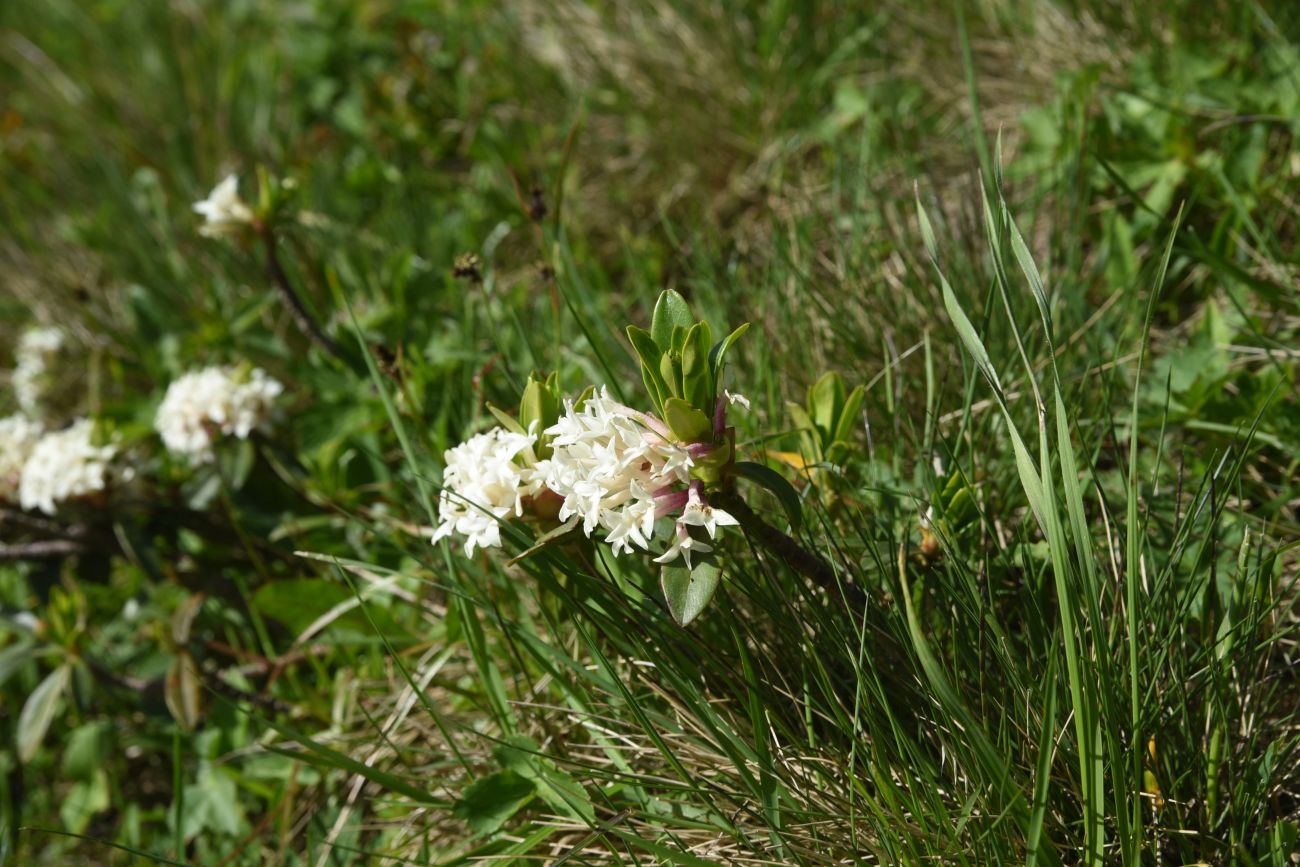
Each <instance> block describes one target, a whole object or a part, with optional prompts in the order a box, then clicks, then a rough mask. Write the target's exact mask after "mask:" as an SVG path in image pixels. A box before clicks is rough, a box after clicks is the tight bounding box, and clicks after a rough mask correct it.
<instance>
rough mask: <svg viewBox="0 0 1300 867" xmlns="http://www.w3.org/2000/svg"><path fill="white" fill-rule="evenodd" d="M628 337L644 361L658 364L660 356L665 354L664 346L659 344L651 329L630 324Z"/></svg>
mask: <svg viewBox="0 0 1300 867" xmlns="http://www.w3.org/2000/svg"><path fill="white" fill-rule="evenodd" d="M627 339H628V340H630V341H631V342H632V348H633V349H635V350H636V354H637V355H639V356H640V357H641V361H642V362H643V363H645V364H652V365H655V366H656V367H657V366H658V364H659V358H660V356H662V355H663V354H664V348H663V347H662V346H660V345H659V343H658V342H657V341H656V340H655V339H654V337H653V336H652V335H651V334H650V332H649V331H646V330H645V329H644V328H637V327H636V326H635V325H629V326H628V327H627Z"/></svg>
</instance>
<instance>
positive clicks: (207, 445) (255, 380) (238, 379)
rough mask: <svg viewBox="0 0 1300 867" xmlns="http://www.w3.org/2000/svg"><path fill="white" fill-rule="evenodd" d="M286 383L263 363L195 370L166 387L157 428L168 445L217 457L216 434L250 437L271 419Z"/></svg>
mask: <svg viewBox="0 0 1300 867" xmlns="http://www.w3.org/2000/svg"><path fill="white" fill-rule="evenodd" d="M283 391H284V386H283V385H281V384H280V383H279V382H277V381H276V380H274V379H272V378H271V377H269V376H267V375H266V372H265V371H263V370H261V369H260V368H254V369H253V370H252V371H251V372H250V373H248V374H246V375H244V374H241V372H240V371H239V369H238V368H235V367H207V368H204V369H202V370H197V371H192V372H190V373H187V374H185V375H184V376H182V377H180V378H179V379H177V380H174V381H173V382H172V384H171V385H169V386H168V387H167V394H166V396H165V397H164V398H163V401H162V403H161V404H159V406H158V413H157V415H156V416H155V417H154V427H155V428H156V429H157V431H158V433H159V434H160V435H161V436H162V440H163V444H164V445H166V446H167V450H168V451H170V452H172V453H174V454H178V455H182V456H184V457H185V458H187V459H188V460H189V461H190V462H191V463H195V464H200V463H207V462H210V461H212V460H213V458H215V456H216V454H215V452H214V450H213V441H214V440H215V439H216V437H217V436H234V437H238V438H239V439H247V438H248V436H249V434H251V433H252V432H253V431H254V430H256V429H258V428H259V427H262V426H264V425H265V424H266V422H267V421H269V419H270V416H271V410H272V408H273V406H274V404H275V399H276V398H277V397H279V396H280V394H281V393H282V392H283Z"/></svg>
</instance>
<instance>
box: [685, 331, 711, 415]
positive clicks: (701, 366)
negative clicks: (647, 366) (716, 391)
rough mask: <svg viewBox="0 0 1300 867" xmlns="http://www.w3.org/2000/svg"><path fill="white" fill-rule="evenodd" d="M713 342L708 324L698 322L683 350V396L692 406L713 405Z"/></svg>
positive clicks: (688, 336)
mask: <svg viewBox="0 0 1300 867" xmlns="http://www.w3.org/2000/svg"><path fill="white" fill-rule="evenodd" d="M712 340H713V333H712V330H711V329H710V328H709V324H708V323H707V322H703V321H700V322H697V323H695V324H694V325H693V326H691V330H690V332H689V333H688V334H687V335H686V345H685V346H684V347H683V348H682V394H683V396H684V397H685V398H686V401H687V402H688V403H690V404H691V405H692V406H696V407H703V406H708V405H710V404H712V403H713V388H714V385H713V371H712V369H711V368H710V367H709V344H710V342H712Z"/></svg>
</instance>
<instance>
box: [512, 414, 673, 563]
mask: <svg viewBox="0 0 1300 867" xmlns="http://www.w3.org/2000/svg"><path fill="white" fill-rule="evenodd" d="M666 434H667V428H666V427H664V426H663V423H662V422H660V421H659V420H658V419H655V418H653V417H651V416H648V415H645V414H644V413H638V412H636V411H635V410H631V409H628V408H627V407H625V406H623V405H622V404H620V403H618V402H617V401H614V400H612V399H611V398H610V397H609V393H608V391H607V390H605V389H603V388H602V389H601V391H600V393H599V394H596V395H593V396H592V397H590V398H588V399H587V400H586V401H584V403H583V405H582V409H581V410H579V409H577V408H576V407H575V406H574V404H573V402H572V401H566V402H565V411H564V415H562V416H561V417H560V419H559V420H558V421H557V422H556V423H555V424H553V425H551V427H549V428H547V429H546V435H547V436H548V437H550V446H551V457H550V458H548V459H547V460H544V461H539V462H538V464H537V472H538V474H539V477H540V479H541V481H542V482H543V483H544V484H545V485H546V487H547V488H549V489H550V490H551V491H553V492H555V493H556V494H558V495H559V496H560V497H561V498H563V501H564V502H563V504H562V505H561V506H560V513H559V518H560V520H561V521H566V520H568V519H570V518H574V517H578V518H581V519H582V529H583V532H584V533H586V535H588V536H590V535H592V534H593V533H594V532H596V531H597V530H603V531H604V532H605V539H606V541H607V542H609V543H610V545H611V547H612V549H613V552H614V553H615V554H616V555H617V554H621V553H623V552H624V551H630V550H632V548H633V546H636V547H639V548H641V549H643V550H649V547H650V540H651V538H653V536H654V532H655V512H656V509H657V507H658V501H659V499H660V498H662V497H666V496H670V495H671V494H672V493H673V492H674V490H675V489H676V488H678V487H680V486H683V485H686V484H688V483H689V482H690V468H691V465H692V459H691V457H690V454H689V453H688V452H687V451H686V450H685V449H683V448H681V447H679V446H677V445H675V444H673V443H671V442H669V441H668V439H667V436H666Z"/></svg>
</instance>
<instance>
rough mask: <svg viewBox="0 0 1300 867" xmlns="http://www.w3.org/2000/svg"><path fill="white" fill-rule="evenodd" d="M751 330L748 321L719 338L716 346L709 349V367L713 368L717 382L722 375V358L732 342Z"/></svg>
mask: <svg viewBox="0 0 1300 867" xmlns="http://www.w3.org/2000/svg"><path fill="white" fill-rule="evenodd" d="M748 330H749V323H748V322H746V323H744V324H743V325H741V326H740V327H739V328H737V329H736V330H735V331H733V332H731V333H730V334H728V335H727V336H726V337H724V338H723V339H722V340H719V341H718V342H717V343H716V344H715V345H714V347H713V348H712V349H711V350H709V367H711V368H713V379H714V381H715V382H716V381H717V379H718V377H719V376H721V375H722V360H723V358H724V357H725V356H726V354H727V350H728V349H730V348H731V344H733V343H735V342H736V341H737V340H739V339H740V336H741V335H742V334H744V333H745V332H746V331H748Z"/></svg>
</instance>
